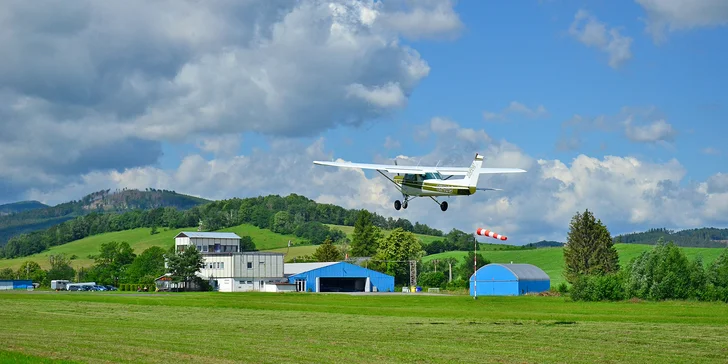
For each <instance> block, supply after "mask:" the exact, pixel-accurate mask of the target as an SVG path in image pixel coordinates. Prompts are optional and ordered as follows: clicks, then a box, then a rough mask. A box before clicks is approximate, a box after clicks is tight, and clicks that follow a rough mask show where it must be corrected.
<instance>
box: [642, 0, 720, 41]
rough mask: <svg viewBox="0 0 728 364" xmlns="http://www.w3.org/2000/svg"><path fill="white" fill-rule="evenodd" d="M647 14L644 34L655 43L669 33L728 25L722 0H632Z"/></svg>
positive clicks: (662, 39) (664, 38) (663, 39)
mask: <svg viewBox="0 0 728 364" xmlns="http://www.w3.org/2000/svg"><path fill="white" fill-rule="evenodd" d="M636 2H637V3H638V4H639V5H641V6H642V7H643V8H644V9H645V12H646V13H647V28H646V30H647V32H649V33H650V34H651V35H652V37H653V39H654V40H655V41H656V42H663V41H665V40H666V35H665V30H668V31H670V32H674V31H679V30H689V29H693V28H700V27H717V26H724V25H728V2H727V1H725V0H636Z"/></svg>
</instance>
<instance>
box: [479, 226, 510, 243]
mask: <svg viewBox="0 0 728 364" xmlns="http://www.w3.org/2000/svg"><path fill="white" fill-rule="evenodd" d="M475 233H476V234H478V235H483V236H488V237H491V238H494V239H499V240H508V237H506V236H504V235H500V234H496V233H494V232H492V231H490V230H488V229H483V228H478V229H477V230H475Z"/></svg>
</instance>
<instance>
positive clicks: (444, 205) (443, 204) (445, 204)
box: [440, 201, 447, 211]
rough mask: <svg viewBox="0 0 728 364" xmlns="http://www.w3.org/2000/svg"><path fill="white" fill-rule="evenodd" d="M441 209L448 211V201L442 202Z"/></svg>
mask: <svg viewBox="0 0 728 364" xmlns="http://www.w3.org/2000/svg"><path fill="white" fill-rule="evenodd" d="M440 210H442V211H447V201H442V203H441V204H440Z"/></svg>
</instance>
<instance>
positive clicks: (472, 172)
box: [465, 153, 483, 187]
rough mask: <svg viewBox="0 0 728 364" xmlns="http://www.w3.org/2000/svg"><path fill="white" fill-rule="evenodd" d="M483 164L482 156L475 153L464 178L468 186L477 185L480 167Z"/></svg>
mask: <svg viewBox="0 0 728 364" xmlns="http://www.w3.org/2000/svg"><path fill="white" fill-rule="evenodd" d="M482 165H483V156H482V155H480V154H478V153H475V159H473V164H471V165H470V169H468V174H466V175H465V179H466V180H467V181H468V186H470V187H475V186H477V185H478V178H479V177H480V167H481V166H482Z"/></svg>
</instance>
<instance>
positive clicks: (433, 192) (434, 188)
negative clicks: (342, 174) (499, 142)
mask: <svg viewBox="0 0 728 364" xmlns="http://www.w3.org/2000/svg"><path fill="white" fill-rule="evenodd" d="M313 163H314V164H318V165H323V166H333V167H344V168H359V169H374V170H376V171H377V172H379V174H381V175H382V176H384V177H385V178H387V179H388V180H389V181H390V182H392V183H394V185H395V186H397V189H398V190H399V192H401V193H402V198H403V199H404V201H400V200H396V201H394V209H395V210H399V209H401V208H404V209H406V208H407V203H408V202H409V201H412V200H413V199H414V198H416V197H429V198H431V199H432V200H433V201H435V203H437V204H438V205H440V209H441V210H442V211H446V210H447V201H442V202H440V201H438V200H437V199H436V198H435V197H438V196H470V195H472V194H474V193H475V191H501V190H500V189H497V188H481V187H477V184H478V177H480V175H481V174H484V173H488V174H492V173H523V172H526V171H525V170H523V169H520V168H481V166H482V165H483V156H482V155H480V154H478V153H476V154H475V159H474V160H473V163H472V164H471V165H470V167H441V166H435V167H430V166H419V165H418V166H400V165H397V161H396V160H395V162H394V165H388V164H368V163H351V162H327V161H314V162H313ZM438 164H439V163H438ZM383 172H387V173H396V174H397V175H396V176H394V179H392V178H389V176H387V175H386V174H384V173H383ZM401 174H403V176H402V175H401ZM443 175H445V176H448V177H446V178H443ZM452 176H464V177H463V178H461V179H455V180H450V178H451V177H452Z"/></svg>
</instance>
